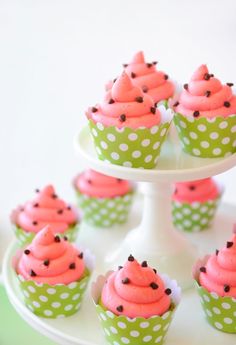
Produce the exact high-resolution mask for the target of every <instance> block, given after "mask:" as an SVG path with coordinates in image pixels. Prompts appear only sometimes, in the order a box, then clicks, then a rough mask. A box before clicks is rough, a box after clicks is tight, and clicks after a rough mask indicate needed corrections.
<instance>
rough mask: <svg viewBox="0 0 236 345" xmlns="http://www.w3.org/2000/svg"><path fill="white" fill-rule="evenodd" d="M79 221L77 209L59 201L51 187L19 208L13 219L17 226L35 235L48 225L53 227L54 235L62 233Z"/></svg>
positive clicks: (38, 193) (38, 192) (39, 192)
mask: <svg viewBox="0 0 236 345" xmlns="http://www.w3.org/2000/svg"><path fill="white" fill-rule="evenodd" d="M77 221H78V216H77V213H76V211H75V209H73V208H72V207H71V206H69V205H67V204H66V203H65V202H64V201H63V200H61V199H59V198H58V197H57V195H56V194H55V190H54V188H53V186H51V185H49V186H46V187H45V188H44V189H42V190H41V191H37V195H36V197H35V198H34V199H33V200H32V201H28V202H26V204H25V205H24V207H23V208H19V209H18V210H17V212H15V214H14V217H13V222H14V223H15V224H16V225H17V226H19V227H21V228H22V229H23V230H25V231H29V232H33V233H37V232H38V231H39V230H41V229H42V228H43V227H45V226H46V225H47V224H50V225H51V229H52V230H53V231H54V233H62V232H65V231H66V230H68V228H69V226H70V225H73V224H75V223H76V222H77Z"/></svg>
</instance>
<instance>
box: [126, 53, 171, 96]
mask: <svg viewBox="0 0 236 345" xmlns="http://www.w3.org/2000/svg"><path fill="white" fill-rule="evenodd" d="M125 71H126V73H127V74H128V75H129V76H130V77H131V78H132V77H133V79H132V80H133V83H134V85H136V86H139V87H141V88H142V90H143V91H144V92H147V94H148V95H150V96H151V97H152V99H153V100H154V102H159V101H161V100H165V99H168V98H169V97H171V96H173V94H174V89H175V88H174V84H173V83H172V82H171V81H170V80H168V75H167V74H165V73H164V72H161V71H157V70H156V62H152V63H146V62H145V59H144V54H143V52H142V51H140V52H138V53H136V54H135V55H134V57H133V60H132V61H131V63H129V64H128V65H127V67H125Z"/></svg>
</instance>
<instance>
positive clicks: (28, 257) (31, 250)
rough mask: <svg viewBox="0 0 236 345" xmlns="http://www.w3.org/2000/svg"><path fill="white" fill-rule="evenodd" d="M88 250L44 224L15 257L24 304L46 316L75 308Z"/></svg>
mask: <svg viewBox="0 0 236 345" xmlns="http://www.w3.org/2000/svg"><path fill="white" fill-rule="evenodd" d="M89 260H90V261H91V258H89V254H88V253H86V252H85V253H84V254H83V252H81V251H79V250H78V249H76V248H75V247H74V246H73V245H72V244H71V243H70V242H68V241H67V238H66V237H61V236H59V235H55V234H54V228H53V227H52V226H51V225H47V226H46V227H45V228H43V229H42V230H41V231H39V232H38V233H37V234H36V236H35V237H34V239H33V241H32V243H31V244H29V245H28V246H27V247H25V249H24V250H21V251H20V252H19V253H18V254H17V255H16V257H15V259H14V269H15V272H16V274H17V277H18V278H19V282H20V289H21V292H22V293H23V296H24V301H25V304H26V306H27V307H28V308H29V309H30V310H31V311H32V312H33V313H34V314H36V315H38V316H42V317H46V318H57V317H58V318H59V317H64V316H70V315H72V314H74V313H76V312H77V311H78V309H79V308H80V305H81V300H82V297H83V294H84V291H85V289H86V286H87V284H88V280H89V276H90V271H91V269H92V265H91V263H89Z"/></svg>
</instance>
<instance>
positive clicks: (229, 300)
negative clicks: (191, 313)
mask: <svg viewBox="0 0 236 345" xmlns="http://www.w3.org/2000/svg"><path fill="white" fill-rule="evenodd" d="M206 258H207V256H206V257H205V258H204V259H203V260H200V261H199V262H198V263H197V265H196V268H195V273H194V275H195V280H196V286H197V291H198V294H199V297H200V301H201V305H202V308H203V310H204V313H205V316H206V319H207V321H208V323H209V324H210V325H211V326H213V327H214V328H216V329H217V330H219V331H222V332H226V333H236V298H233V297H228V296H225V297H221V296H219V295H218V294H217V293H215V292H208V291H207V290H206V289H205V288H203V287H202V286H200V285H199V283H198V280H199V279H198V278H199V267H200V266H202V265H203V264H205V263H206ZM197 271H198V272H197Z"/></svg>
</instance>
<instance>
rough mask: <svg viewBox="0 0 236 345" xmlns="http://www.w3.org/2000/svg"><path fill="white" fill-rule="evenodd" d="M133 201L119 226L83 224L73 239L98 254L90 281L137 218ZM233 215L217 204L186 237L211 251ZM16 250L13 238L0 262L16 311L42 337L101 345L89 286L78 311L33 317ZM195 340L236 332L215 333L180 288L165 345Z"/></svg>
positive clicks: (226, 339)
mask: <svg viewBox="0 0 236 345" xmlns="http://www.w3.org/2000/svg"><path fill="white" fill-rule="evenodd" d="M139 202H142V201H139V200H138V201H137V202H136V203H135V204H134V208H133V213H132V217H131V221H130V223H129V224H128V225H127V226H126V227H124V228H122V229H120V228H114V229H109V230H108V229H107V230H104V229H96V230H95V229H90V228H89V227H86V226H83V227H82V229H81V232H80V235H79V243H80V244H81V243H82V244H84V245H87V246H89V247H90V248H91V249H92V250H93V252H94V254H95V255H96V256H97V258H98V260H97V268H96V272H94V275H93V277H92V280H93V279H94V277H95V276H96V275H97V274H98V273H101V272H104V257H103V255H104V252H106V254H108V253H109V250H108V249H109V248H110V250H113V249H114V247H115V246H118V245H119V244H120V241H121V240H122V238H123V237H124V234H125V233H126V232H127V229H128V228H130V226H134V225H137V223H138V222H139V220H140V216H139V213H140V212H139V210H140V209H141V208H140V207H142V205H140V204H138V203H139ZM235 215H236V206H232V205H227V204H222V205H221V206H220V208H219V211H218V214H217V216H216V219H215V222H214V226H213V227H212V229H210V230H207V231H204V232H201V233H193V234H186V236H187V237H188V238H189V240H190V241H191V242H192V243H193V244H195V245H196V246H197V247H198V248H199V251H200V253H201V254H200V255H203V254H205V253H210V252H213V251H215V249H216V248H220V247H222V246H223V244H224V243H225V241H226V240H228V239H229V238H230V234H231V231H232V226H233V223H234V222H235V220H236V216H235ZM114 243H115V246H114ZM105 248H106V249H105ZM16 249H17V245H16V243H13V244H12V245H10V247H9V248H8V250H7V253H6V255H5V258H4V262H3V278H4V281H5V286H6V290H7V293H8V296H9V299H10V301H11V303H12V305H13V306H14V308H15V309H16V311H17V312H18V313H19V314H20V316H21V317H22V318H23V319H25V320H26V321H27V322H28V323H29V324H30V325H31V326H32V327H33V328H35V329H36V330H37V331H38V332H40V333H42V334H44V335H46V336H48V337H49V338H50V339H52V340H54V341H55V342H56V343H57V344H62V345H67V344H68V345H74V344H77V345H78V344H79V345H104V344H106V342H105V340H104V337H103V332H102V330H101V328H100V325H99V321H98V319H97V316H96V313H95V308H94V306H93V303H92V301H91V299H90V291H88V292H87V294H86V296H85V298H84V301H83V305H82V308H81V310H80V311H79V313H78V314H76V315H74V316H71V317H68V318H65V319H57V320H49V319H43V318H39V317H37V316H35V315H34V314H32V313H31V312H30V311H29V310H28V309H27V308H26V307H25V306H24V303H23V302H22V299H21V295H20V292H19V289H18V286H17V283H16V280H15V276H14V275H15V274H14V271H13V269H12V264H11V263H12V257H13V256H14V254H15V252H16ZM143 259H145V258H143ZM121 264H122V263H121ZM0 306H1V302H0ZM0 308H1V307H0ZM42 344H44V343H42ZM199 344H201V345H212V344H214V345H222V344H224V345H235V344H236V334H226V333H222V332H219V331H217V330H215V329H213V328H212V327H211V326H210V325H209V324H208V323H207V321H206V320H205V317H204V314H203V311H202V309H201V305H200V300H199V298H198V296H197V293H196V290H195V289H194V288H192V289H189V290H187V291H184V292H183V296H182V301H181V303H180V306H179V308H178V310H177V312H176V314H175V317H174V321H173V323H172V324H171V327H170V329H169V332H168V335H167V338H166V342H165V345H199ZM121 345H122V344H121Z"/></svg>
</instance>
